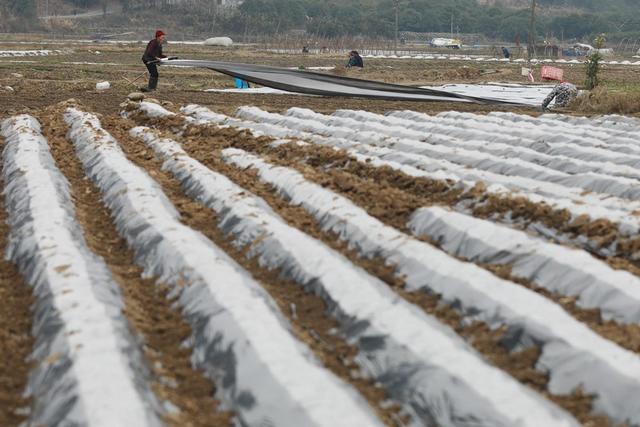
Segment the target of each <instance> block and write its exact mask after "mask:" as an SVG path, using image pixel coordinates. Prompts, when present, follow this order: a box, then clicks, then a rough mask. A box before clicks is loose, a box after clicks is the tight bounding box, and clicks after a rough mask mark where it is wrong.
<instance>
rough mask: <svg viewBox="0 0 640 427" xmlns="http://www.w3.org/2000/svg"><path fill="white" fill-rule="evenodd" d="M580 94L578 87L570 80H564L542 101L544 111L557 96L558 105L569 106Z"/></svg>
mask: <svg viewBox="0 0 640 427" xmlns="http://www.w3.org/2000/svg"><path fill="white" fill-rule="evenodd" d="M577 96H578V88H577V87H576V86H575V85H574V84H571V83H569V82H562V83H560V84H559V85H557V86H556V87H554V88H553V90H552V91H551V93H550V94H549V96H547V97H546V98H545V99H544V101H543V102H542V111H546V110H547V107H548V106H549V104H551V101H553V99H554V98H555V100H556V107H568V106H569V104H570V103H571V101H573V100H574V99H576V97H577Z"/></svg>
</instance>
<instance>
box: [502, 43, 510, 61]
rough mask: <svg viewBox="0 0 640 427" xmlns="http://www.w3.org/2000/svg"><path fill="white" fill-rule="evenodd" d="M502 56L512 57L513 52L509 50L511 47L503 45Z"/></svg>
mask: <svg viewBox="0 0 640 427" xmlns="http://www.w3.org/2000/svg"><path fill="white" fill-rule="evenodd" d="M502 56H504V57H505V58H506V59H509V58H511V52H509V49H507V48H506V47H504V46H502Z"/></svg>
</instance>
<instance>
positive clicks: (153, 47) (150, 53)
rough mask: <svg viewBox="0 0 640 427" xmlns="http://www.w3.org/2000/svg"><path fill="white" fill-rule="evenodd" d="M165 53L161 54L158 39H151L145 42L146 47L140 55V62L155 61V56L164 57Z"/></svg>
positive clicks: (160, 45)
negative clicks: (147, 42)
mask: <svg viewBox="0 0 640 427" xmlns="http://www.w3.org/2000/svg"><path fill="white" fill-rule="evenodd" d="M166 57H167V56H166V55H163V54H162V44H161V43H159V42H158V39H153V40H151V41H150V42H149V44H147V48H146V49H145V51H144V55H142V62H144V63H145V64H146V63H147V62H151V61H155V60H156V58H166Z"/></svg>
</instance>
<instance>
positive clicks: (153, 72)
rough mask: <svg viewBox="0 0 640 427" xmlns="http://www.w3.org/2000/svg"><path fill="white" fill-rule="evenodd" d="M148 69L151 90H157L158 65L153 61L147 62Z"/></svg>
mask: <svg viewBox="0 0 640 427" xmlns="http://www.w3.org/2000/svg"><path fill="white" fill-rule="evenodd" d="M144 65H146V66H147V70H149V87H148V88H149V90H155V88H157V87H158V77H159V74H158V66H157V65H156V64H153V63H151V62H145V64H144Z"/></svg>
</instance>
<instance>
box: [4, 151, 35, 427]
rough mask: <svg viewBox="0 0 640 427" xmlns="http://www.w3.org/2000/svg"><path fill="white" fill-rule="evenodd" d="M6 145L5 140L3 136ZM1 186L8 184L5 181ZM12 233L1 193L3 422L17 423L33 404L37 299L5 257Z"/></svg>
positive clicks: (24, 417)
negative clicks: (29, 391)
mask: <svg viewBox="0 0 640 427" xmlns="http://www.w3.org/2000/svg"><path fill="white" fill-rule="evenodd" d="M2 149H4V142H3V139H2V138H0V150H2ZM0 188H4V183H3V182H2V181H0ZM8 235H9V229H8V226H7V223H6V211H5V208H4V197H0V248H2V257H0V343H1V345H0V425H3V426H17V425H19V424H20V423H22V422H23V421H25V420H26V416H27V415H28V412H26V411H24V410H23V408H27V407H28V406H29V399H25V398H24V397H23V393H24V391H25V387H26V385H27V379H28V377H29V370H30V368H31V364H30V362H29V360H28V359H29V354H30V353H31V351H32V350H33V344H34V338H33V336H32V335H31V326H32V323H33V315H32V310H31V307H32V305H33V304H34V299H33V293H32V292H31V288H30V287H29V286H27V284H26V283H25V282H24V281H23V279H22V276H21V275H20V273H19V272H18V270H17V268H16V267H15V266H14V265H13V264H11V263H10V262H8V261H5V259H4V250H5V248H6V246H7V240H6V239H7V236H8Z"/></svg>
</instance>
